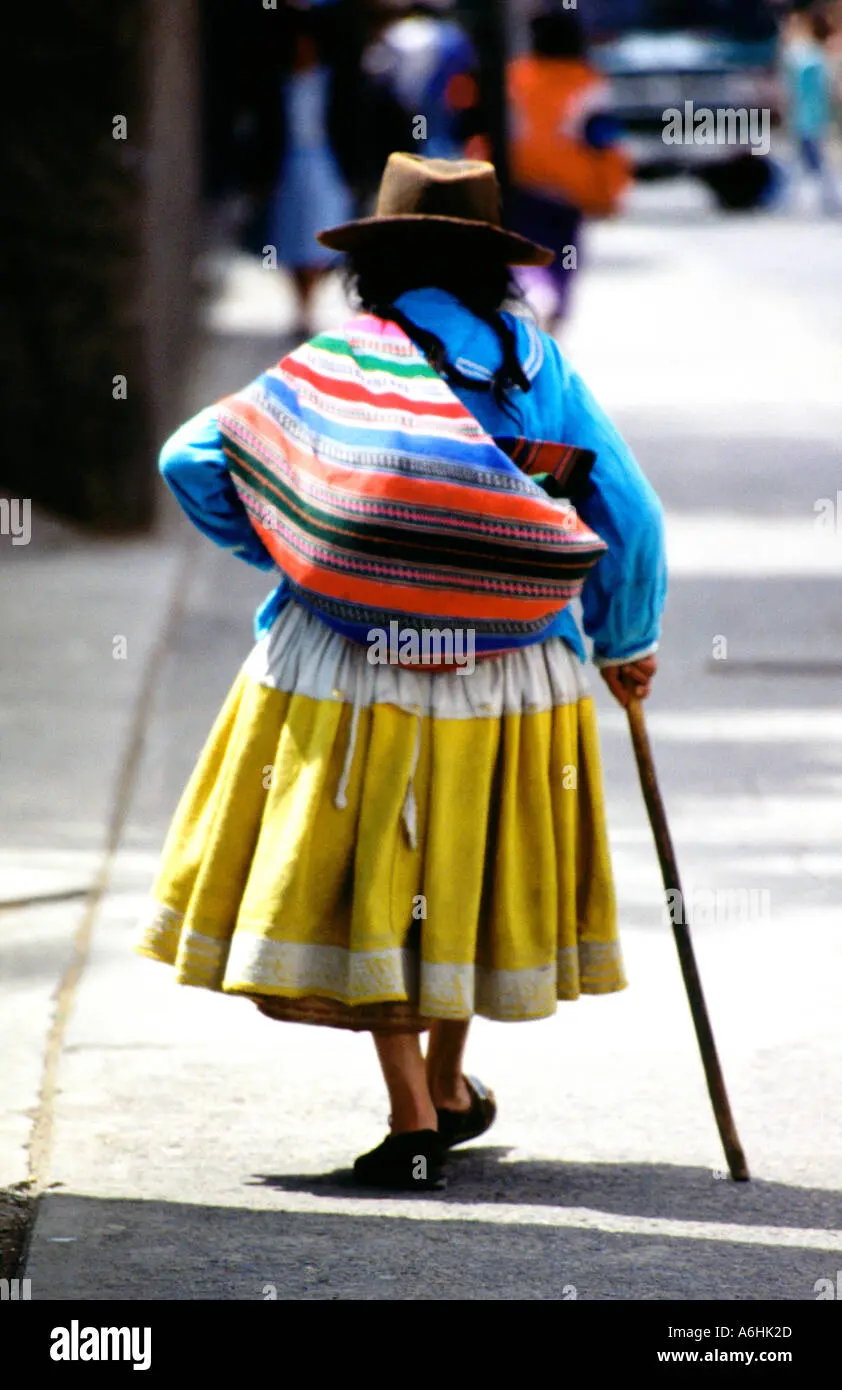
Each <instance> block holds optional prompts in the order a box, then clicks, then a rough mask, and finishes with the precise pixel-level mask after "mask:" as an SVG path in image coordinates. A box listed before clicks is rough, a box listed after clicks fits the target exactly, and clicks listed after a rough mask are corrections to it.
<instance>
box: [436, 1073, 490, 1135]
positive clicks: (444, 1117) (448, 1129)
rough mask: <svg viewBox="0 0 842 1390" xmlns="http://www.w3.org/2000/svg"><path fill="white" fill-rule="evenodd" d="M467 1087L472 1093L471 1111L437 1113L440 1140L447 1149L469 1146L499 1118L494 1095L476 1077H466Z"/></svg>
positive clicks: (442, 1111)
mask: <svg viewBox="0 0 842 1390" xmlns="http://www.w3.org/2000/svg"><path fill="white" fill-rule="evenodd" d="M465 1085H466V1086H467V1087H468V1090H469V1091H470V1093H471V1108H470V1110H437V1111H436V1114H437V1115H438V1120H439V1139H440V1140H441V1142H442V1145H443V1146H444V1148H445V1149H452V1148H453V1147H454V1146H455V1145H456V1144H467V1142H468V1140H469V1139H477V1138H478V1137H479V1135H480V1134H485V1131H486V1130H487V1129H490V1128H491V1126H492V1125H493V1124H494V1121H495V1119H496V1118H497V1102H496V1100H495V1099H494V1093H493V1092H492V1091H489V1090H487V1089H486V1087H485V1086H483V1084H482V1082H481V1081H478V1080H477V1078H476V1077H475V1076H466V1077H465Z"/></svg>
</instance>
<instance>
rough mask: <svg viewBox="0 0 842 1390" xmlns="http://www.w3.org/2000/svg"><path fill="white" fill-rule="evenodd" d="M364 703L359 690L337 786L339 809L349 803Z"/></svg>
mask: <svg viewBox="0 0 842 1390" xmlns="http://www.w3.org/2000/svg"><path fill="white" fill-rule="evenodd" d="M362 703H363V694H362V691H361V690H357V691H356V692H355V694H354V705H353V709H352V711H351V727H350V729H349V730H348V747H347V749H346V750H345V764H344V766H343V768H342V774H341V776H340V778H339V782H338V785H337V788H336V796H335V798H334V802H333V804H334V806H335V807H336V809H337V811H344V810H345V808H346V806H347V805H348V783H349V782H350V780H351V769H352V767H353V765H354V754H355V753H356V751H357V730H358V729H359V726H360V709H361V707H362Z"/></svg>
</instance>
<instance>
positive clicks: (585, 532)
mask: <svg viewBox="0 0 842 1390" xmlns="http://www.w3.org/2000/svg"><path fill="white" fill-rule="evenodd" d="M218 418H219V423H220V429H221V432H222V436H223V443H224V448H225V452H226V455H227V458H228V461H229V467H230V471H231V476H232V478H233V480H234V483H235V486H236V488H237V491H238V493H239V495H240V497H241V498H242V501H243V503H244V505H245V507H246V510H247V512H248V515H249V518H250V520H251V522H252V524H253V526H254V528H255V530H256V531H257V533H258V535H259V536H260V538H261V540H262V541H263V543H264V545H265V546H266V549H267V550H268V551H269V553H270V555H271V556H272V557H273V559H274V560H275V561H276V562H277V564H278V565H279V567H280V568H281V570H282V571H283V572H284V574H285V575H286V576H287V579H288V581H289V583H290V585H291V588H292V591H293V593H294V594H295V595H296V597H297V598H298V599H299V600H300V601H301V602H302V603H303V604H304V605H305V606H307V607H308V608H310V609H311V610H312V611H313V612H315V613H317V614H318V615H319V616H320V617H322V618H323V619H324V620H325V622H327V623H328V624H329V625H330V626H332V627H335V628H337V629H338V630H339V631H341V632H343V633H344V634H345V635H346V636H350V637H351V638H352V639H354V640H357V641H359V642H366V641H368V640H369V634H370V632H371V630H372V629H373V628H377V629H384V628H387V627H388V624H389V623H390V622H391V621H392V620H394V619H399V620H400V621H401V623H402V624H403V626H405V627H411V628H414V629H416V630H423V628H424V627H425V626H427V625H433V626H435V627H438V628H442V627H444V628H447V627H448V626H449V627H453V628H468V627H470V628H471V629H473V632H474V640H475V644H476V649H477V651H494V650H502V649H505V648H510V647H516V646H521V645H525V644H527V643H529V642H533V641H536V640H540V638H541V635H542V634H543V633H544V632H545V630H546V629H547V627H548V626H549V624H550V623H551V622H552V620H553V618H554V617H555V615H556V614H557V613H558V612H559V611H560V610H561V609H562V608H564V607H566V605H567V604H569V603H570V601H571V600H572V599H573V598H575V597H576V595H577V594H578V593H579V592H580V590H581V588H582V584H583V582H584V579H585V577H586V575H587V573H588V571H589V570H590V568H591V567H592V565H594V564H595V563H596V561H597V560H598V559H599V558H600V556H601V555H602V554H603V552H604V551H605V550H606V548H607V547H606V545H605V542H604V541H602V540H601V539H600V538H599V537H598V536H597V535H595V533H594V532H593V531H590V530H589V529H588V528H587V527H586V526H585V525H584V524H583V523H582V521H581V520H580V519H579V517H578V516H577V515H576V512H575V511H574V510H573V509H572V507H569V506H566V505H565V504H564V503H563V502H560V501H553V500H552V499H551V498H550V497H549V496H548V494H547V492H546V491H544V489H543V488H542V487H540V486H539V485H538V484H537V483H536V482H534V481H533V480H532V478H531V477H529V476H528V474H527V471H524V470H525V469H526V470H528V471H531V472H533V473H537V472H542V471H543V472H548V473H552V474H554V475H555V477H556V480H557V482H559V483H563V481H564V478H565V477H566V476H567V475H568V474H569V473H570V470H571V469H572V468H573V467H574V466H575V465H576V463H577V462H579V461H580V455H581V454H582V452H583V451H580V450H576V449H567V448H564V447H563V446H557V445H556V446H547V449H542V448H540V447H539V446H537V445H536V444H534V443H532V442H529V441H508V442H506V449H508V451H509V453H511V454H512V456H513V457H511V458H510V457H509V455H508V453H507V452H505V451H504V448H502V447H500V446H498V444H496V443H495V441H494V440H493V439H492V438H491V437H490V435H488V434H486V432H485V431H484V430H483V429H482V428H481V426H480V425H479V423H478V422H477V420H475V418H474V417H473V415H471V413H470V411H468V410H467V409H466V408H465V406H464V405H463V404H462V403H461V402H460V400H459V399H458V398H457V396H456V395H455V394H454V393H453V391H452V390H451V388H450V386H449V385H448V384H447V382H446V381H444V380H443V379H442V378H441V377H440V376H439V375H438V374H437V373H436V372H435V371H434V370H433V368H432V367H431V366H430V365H429V364H428V363H427V361H426V360H425V358H424V357H423V356H422V355H421V353H420V352H419V350H418V349H417V348H416V346H415V345H414V343H413V342H412V341H411V340H410V339H409V338H408V337H407V335H406V334H405V333H404V332H403V331H402V329H400V328H398V327H397V326H396V325H395V324H393V323H390V322H386V321H384V320H382V319H378V318H374V317H371V316H369V315H360V316H358V317H357V318H355V319H352V320H351V322H350V323H349V324H347V325H346V326H345V327H344V329H342V330H341V331H340V332H337V333H333V334H323V335H321V336H320V337H317V338H315V339H313V340H312V341H311V342H309V343H306V344H305V345H304V346H303V347H300V348H298V349H297V350H296V351H295V352H293V353H291V354H290V355H289V356H288V357H285V358H284V359H283V360H282V361H281V362H280V363H279V364H278V365H277V366H275V367H272V368H270V369H269V370H268V371H266V372H264V373H263V375H262V376H260V377H258V378H257V380H256V381H254V382H253V383H252V384H251V385H250V386H248V387H247V388H246V389H245V390H244V391H242V392H240V393H238V394H237V395H233V396H229V397H227V398H226V399H225V400H224V401H222V402H221V403H220V405H219V407H218ZM547 450H549V451H550V452H549V454H548V452H547ZM591 457H592V456H591ZM548 458H549V463H547V459H548ZM515 460H517V461H515ZM556 490H558V488H557V489H556Z"/></svg>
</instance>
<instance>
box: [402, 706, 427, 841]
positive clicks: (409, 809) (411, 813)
mask: <svg viewBox="0 0 842 1390" xmlns="http://www.w3.org/2000/svg"><path fill="white" fill-rule="evenodd" d="M422 717H423V716H422V714H421V710H420V709H417V710H416V711H415V747H414V748H413V750H412V763H411V765H410V768H409V781H408V783H407V788H406V796H405V797H404V802H403V810H402V812H401V819H402V821H403V828H404V830H405V831H406V838H407V839H408V840H409V848H410V849H417V848H418V805H417V802H416V800H415V773H416V772H417V770H418V759H419V758H420V756H421V721H422Z"/></svg>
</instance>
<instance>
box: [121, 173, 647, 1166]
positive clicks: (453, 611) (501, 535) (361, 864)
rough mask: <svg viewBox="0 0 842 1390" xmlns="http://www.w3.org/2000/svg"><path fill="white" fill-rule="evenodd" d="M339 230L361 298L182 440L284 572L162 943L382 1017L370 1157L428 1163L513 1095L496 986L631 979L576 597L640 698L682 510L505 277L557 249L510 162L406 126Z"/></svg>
mask: <svg viewBox="0 0 842 1390" xmlns="http://www.w3.org/2000/svg"><path fill="white" fill-rule="evenodd" d="M320 240H321V242H322V244H323V245H326V246H328V247H330V248H331V249H332V250H334V251H341V252H343V253H344V254H345V256H346V258H347V268H348V272H349V274H350V275H351V277H352V278H353V281H354V284H355V286H356V292H357V297H358V299H359V304H360V310H361V312H359V313H358V314H357V315H356V316H355V317H354V318H353V319H352V320H351V321H350V323H348V324H346V325H345V327H344V328H343V329H342V330H340V331H338V332H335V333H332V334H330V335H323V336H321V337H319V338H316V339H314V340H313V342H311V343H310V344H307V345H305V346H304V347H302V348H299V349H298V350H297V351H296V352H295V353H293V354H291V355H290V356H289V357H287V358H285V359H284V360H283V361H282V362H281V363H280V364H279V365H278V366H277V367H275V368H272V369H270V370H269V371H267V372H266V373H264V374H263V375H262V376H261V377H260V378H258V380H257V381H256V382H254V383H252V385H251V386H250V387H248V388H246V390H245V391H243V392H240V393H238V394H237V395H235V396H233V397H229V398H228V399H227V400H225V401H223V402H220V403H219V404H218V405H217V406H213V407H210V408H209V409H207V410H204V411H203V412H202V413H201V414H200V415H199V416H197V417H196V419H194V420H191V421H190V422H188V424H186V425H185V426H183V427H182V428H181V429H180V430H179V431H178V432H177V433H176V434H175V435H174V436H173V438H172V439H171V440H170V441H169V443H168V444H167V445H166V446H165V448H164V450H163V453H162V456H161V468H162V471H163V474H164V477H165V478H166V480H167V482H168V483H169V485H170V487H171V488H172V490H173V491H174V493H175V495H176V497H177V498H178V500H179V502H180V503H181V505H182V507H183V508H184V509H185V511H186V512H187V514H188V516H189V517H190V518H191V519H192V520H193V521H194V522H195V524H196V525H197V526H198V527H199V528H200V529H201V530H202V531H203V532H204V533H205V534H206V535H207V536H209V537H210V538H211V539H212V540H214V541H216V543H217V544H219V545H222V546H225V547H227V548H229V549H231V550H233V551H234V553H235V554H236V555H238V556H239V557H240V558H242V559H244V560H248V561H250V562H251V563H253V564H256V565H258V566H260V567H262V568H265V569H269V568H271V567H272V564H273V561H275V562H277V564H278V565H279V567H280V569H281V573H282V580H281V584H280V586H279V587H278V589H276V590H275V592H274V593H273V594H272V596H271V597H270V599H269V600H268V601H267V603H266V604H265V605H264V607H263V608H262V609H261V611H260V614H259V615H258V638H259V640H258V644H257V646H256V647H255V648H254V650H253V651H252V654H251V655H250V657H249V658H248V660H247V661H246V663H245V665H244V666H243V668H242V669H241V671H240V673H239V675H238V676H237V679H236V681H235V683H234V685H233V687H232V690H231V692H230V694H229V696H228V698H227V700H226V703H225V706H224V709H223V711H222V713H221V714H220V716H219V719H218V721H217V723H216V725H215V727H214V729H213V732H212V733H211V735H210V737H209V739H208V742H207V744H206V746H205V749H204V751H203V753H202V754H201V757H200V759H199V762H198V765H197V767H196V770H195V772H194V774H193V777H192V779H191V781H190V783H189V785H188V787H187V789H186V791H185V793H184V795H183V798H182V801H181V804H180V806H179V809H178V811H177V813H176V816H175V819H174V821H173V825H172V828H171V830H170V834H169V837H168V840H167V843H166V846H165V849H164V854H163V861H162V866H161V871H160V875H159V877H158V881H157V884H156V887H155V893H154V898H155V901H154V904H153V907H152V914H151V918H150V920H149V922H148V923H147V925H146V926H145V929H144V931H143V935H142V938H141V942H140V949H141V951H142V952H143V953H144V954H146V955H148V956H151V957H153V958H154V959H156V960H160V961H164V962H166V963H167V964H169V965H172V966H174V967H175V973H176V979H177V980H178V981H179V982H181V983H184V984H190V985H198V986H202V987H205V988H208V989H214V990H221V991H223V992H225V993H228V994H232V995H240V996H241V997H245V998H249V999H251V1000H252V1001H254V1002H255V1003H256V1004H257V1005H258V1007H259V1008H260V1010H261V1011H262V1012H263V1013H264V1014H266V1015H267V1016H269V1017H271V1018H276V1019H280V1020H285V1021H292V1022H305V1023H312V1024H321V1025H325V1026H330V1027H336V1028H345V1029H351V1030H356V1031H359V1030H365V1031H370V1032H371V1033H372V1034H373V1036H374V1042H375V1046H376V1049H377V1055H378V1058H379V1061H380V1065H381V1068H382V1072H383V1078H384V1081H385V1085H386V1089H387V1091H388V1095H389V1102H390V1108H391V1130H390V1133H389V1135H388V1136H387V1138H386V1139H385V1140H384V1141H383V1142H382V1143H381V1144H379V1145H378V1146H377V1147H376V1148H375V1149H373V1150H372V1151H371V1152H369V1153H366V1154H363V1155H361V1156H360V1158H358V1159H357V1161H356V1163H355V1165H354V1175H355V1180H356V1182H357V1183H359V1184H361V1185H364V1186H373V1187H382V1188H394V1189H400V1190H406V1191H425V1190H430V1189H438V1188H440V1187H441V1186H442V1185H443V1182H444V1165H445V1158H446V1151H447V1150H448V1149H449V1148H451V1147H452V1146H453V1145H455V1144H460V1143H464V1142H466V1141H467V1140H469V1139H472V1138H476V1137H477V1136H478V1135H480V1134H482V1133H484V1132H485V1131H486V1130H487V1129H488V1127H489V1126H490V1124H491V1123H492V1121H493V1119H494V1117H495V1112H496V1105H495V1101H494V1097H493V1095H492V1093H491V1092H490V1091H488V1090H487V1089H486V1087H485V1086H483V1085H482V1083H480V1082H478V1081H476V1080H475V1079H473V1078H468V1077H466V1075H465V1074H464V1071H463V1054H464V1050H465V1045H466V1041H467V1036H468V1030H469V1026H470V1022H471V1019H472V1018H473V1017H474V1016H475V1015H482V1016H484V1017H486V1018H490V1019H497V1020H501V1021H509V1022H511V1021H527V1020H531V1019H540V1018H546V1017H548V1016H550V1015H551V1014H553V1013H554V1012H555V1011H556V1008H557V1004H558V1001H559V1000H573V999H577V998H579V997H580V995H583V994H610V993H613V992H615V991H618V990H621V989H623V988H624V987H625V984H626V980H625V975H624V971H623V964H622V959H621V952H620V943H619V938H618V932H617V920H616V905H615V896H614V887H613V879H612V870H611V862H610V855H609V847H608V839H607V833H606V823H605V811H604V804H603V788H602V779H601V772H600V757H599V747H598V736H597V728H596V716H595V708H594V704H593V701H592V698H591V696H590V694H589V693H588V690H587V685H586V682H585V678H584V671H583V663H584V662H585V660H586V652H585V646H584V640H583V635H582V633H581V631H580V629H579V626H578V624H577V620H576V618H575V616H574V614H573V612H572V611H571V608H570V606H569V604H570V600H572V598H573V597H574V596H575V595H576V594H578V593H579V592H581V599H582V611H583V615H584V619H583V621H584V627H585V629H586V631H587V633H588V634H589V635H590V637H591V639H592V641H593V646H594V660H595V661H596V663H597V664H598V665H599V666H600V668H601V672H602V675H603V676H604V678H605V680H606V682H607V683H608V685H609V687H610V689H611V691H612V692H613V694H614V695H615V696H616V698H617V699H618V700H619V701H620V703H621V704H624V705H625V704H627V703H628V701H629V699H630V696H631V694H632V693H634V694H635V695H637V696H639V697H641V698H643V697H645V696H646V695H647V694H648V693H649V689H650V685H651V682H652V679H653V676H654V674H655V670H656V658H655V656H654V653H655V650H656V648H657V645H658V636H659V630H660V620H661V611H662V607H663V603H664V594H665V564H664V538H663V523H662V513H661V508H660V504H659V502H658V499H657V497H656V496H655V494H654V492H653V491H652V489H651V487H650V486H649V484H648V483H647V482H646V480H645V478H644V477H643V475H642V473H641V471H640V469H639V468H638V466H637V464H636V462H635V460H634V458H633V457H632V455H631V453H630V452H629V450H628V448H627V446H626V445H625V443H624V442H623V440H622V439H621V438H620V436H619V434H618V433H617V431H616V430H615V428H614V427H613V425H612V424H611V423H610V421H609V420H608V419H607V418H606V416H605V415H604V414H603V412H602V410H601V409H600V407H599V406H598V405H597V403H596V401H595V400H594V398H593V396H592V395H591V394H590V392H589V391H588V389H587V387H586V386H585V384H584V382H583V381H582V380H581V378H580V377H578V376H577V374H576V373H575V372H574V371H573V369H572V367H571V366H570V365H569V363H568V362H566V361H565V360H564V358H563V357H562V355H561V353H560V351H559V349H558V347H557V346H556V344H555V342H554V341H553V340H552V339H551V338H549V337H547V336H546V335H544V334H542V333H541V332H540V331H539V330H538V329H537V328H536V326H535V324H534V323H533V322H532V321H531V320H526V319H523V318H517V317H513V316H512V315H511V314H508V313H506V312H504V311H503V310H502V307H501V306H502V305H503V303H504V301H505V300H506V297H507V295H508V294H509V292H510V288H511V284H510V274H511V267H512V266H514V265H520V264H526V265H529V264H533V265H534V264H542V263H545V262H546V261H547V260H548V258H549V257H550V255H551V253H550V252H548V251H547V250H546V248H544V247H541V246H539V245H537V244H535V243H533V242H530V241H528V240H526V239H524V238H523V237H520V236H517V235H515V234H514V233H511V232H508V231H506V230H504V228H503V226H502V224H501V222H500V212H499V188H498V185H497V181H496V178H495V174H494V170H493V168H492V166H491V165H490V164H486V163H482V162H476V161H445V160H425V159H421V158H417V157H414V156H409V155H405V154H396V155H394V156H393V157H392V158H391V159H390V161H389V163H388V165H387V168H386V171H385V174H384V177H383V183H382V187H381V192H380V198H379V201H378V206H377V211H376V214H375V216H373V217H371V218H367V219H362V220H359V221H357V222H353V223H351V224H346V225H345V226H341V227H334V228H331V229H329V230H328V231H326V232H324V233H322V235H321V238H320ZM546 441H548V442H546ZM527 474H533V475H534V477H530V476H527ZM539 479H540V480H541V481H540V482H539V481H537V480H539ZM570 497H573V498H576V499H577V506H578V513H577V511H575V510H573V509H572V508H571V507H570V506H569V505H567V503H566V502H565V500H564V499H566V498H570ZM606 545H607V547H608V552H607V554H603V551H604V550H605V547H606ZM583 585H584V587H582V586H583ZM433 614H434V615H435V617H434V618H431V616H430V615H433ZM431 622H432V623H433V624H434V627H433V629H432V631H431V628H430V627H429V626H428V625H429V624H430V623H431ZM395 630H397V631H395ZM443 632H444V633H445V634H446V633H450V636H451V639H452V645H451V648H450V651H449V652H448V647H447V644H446V643H445V645H444V657H445V660H444V662H443V663H440V662H438V661H436V660H431V657H432V648H429V647H428V650H427V656H426V657H425V655H424V651H425V648H424V643H425V642H428V639H430V640H431V638H432V635H433V633H434V634H435V636H436V638H437V639H440V638H441V636H442V633H443ZM393 637H394V638H395V643H394V645H392V638H393ZM413 638H414V639H415V644H414V646H413V641H412V639H413ZM457 639H458V641H457ZM463 639H464V640H465V641H468V642H469V645H470V647H471V653H472V658H473V654H474V653H475V657H476V659H475V661H474V660H473V659H472V660H471V662H470V663H469V662H462V663H461V664H460V661H459V660H457V659H456V657H457V649H458V651H459V652H462V653H463V654H464V646H463ZM398 641H399V642H400V650H397V649H396V648H397V645H398ZM384 642H385V643H386V645H387V646H388V648H389V650H388V654H387V652H386V650H385V648H384V647H383V645H382V644H383V643H384ZM419 643H420V655H419ZM428 1029H429V1034H430V1038H429V1046H428V1049H427V1053H426V1057H425V1056H423V1055H422V1051H421V1046H420V1042H419V1034H422V1033H423V1032H425V1031H427V1030H428ZM384 1109H385V1105H384Z"/></svg>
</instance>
